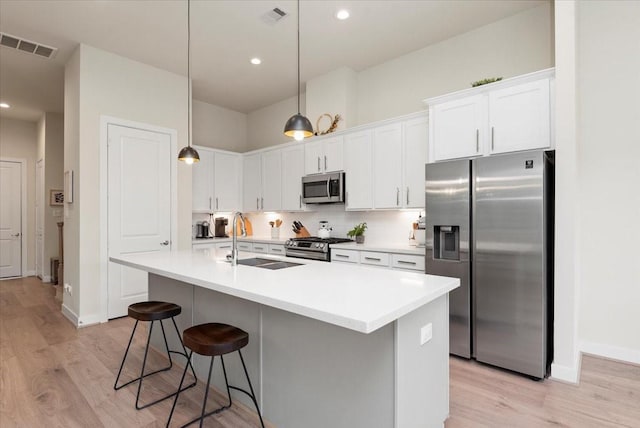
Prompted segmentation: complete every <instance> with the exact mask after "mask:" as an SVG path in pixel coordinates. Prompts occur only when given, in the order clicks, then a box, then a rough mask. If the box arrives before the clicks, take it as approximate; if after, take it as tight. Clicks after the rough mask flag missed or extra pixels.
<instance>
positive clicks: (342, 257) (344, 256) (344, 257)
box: [333, 254, 349, 259]
mask: <svg viewBox="0 0 640 428" xmlns="http://www.w3.org/2000/svg"><path fill="white" fill-rule="evenodd" d="M333 257H340V258H341V259H348V258H349V256H347V255H345V254H334V255H333Z"/></svg>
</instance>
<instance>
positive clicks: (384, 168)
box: [373, 123, 404, 208]
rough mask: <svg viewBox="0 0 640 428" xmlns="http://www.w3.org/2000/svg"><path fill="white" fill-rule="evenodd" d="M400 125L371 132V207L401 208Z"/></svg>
mask: <svg viewBox="0 0 640 428" xmlns="http://www.w3.org/2000/svg"><path fill="white" fill-rule="evenodd" d="M403 193H404V192H403V191H402V124H401V123H394V124H391V125H387V126H382V127H380V128H376V129H374V130H373V207H374V208H400V207H402V194H403Z"/></svg>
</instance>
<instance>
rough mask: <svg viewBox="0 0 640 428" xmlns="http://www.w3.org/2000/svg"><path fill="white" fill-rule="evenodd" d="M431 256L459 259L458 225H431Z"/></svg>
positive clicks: (443, 258)
mask: <svg viewBox="0 0 640 428" xmlns="http://www.w3.org/2000/svg"><path fill="white" fill-rule="evenodd" d="M433 258H435V259H442V260H460V226H433Z"/></svg>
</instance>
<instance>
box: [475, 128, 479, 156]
mask: <svg viewBox="0 0 640 428" xmlns="http://www.w3.org/2000/svg"><path fill="white" fill-rule="evenodd" d="M478 152H480V130H479V129H476V153H478Z"/></svg>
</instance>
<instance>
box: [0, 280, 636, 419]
mask: <svg viewBox="0 0 640 428" xmlns="http://www.w3.org/2000/svg"><path fill="white" fill-rule="evenodd" d="M54 294H55V291H54V288H53V287H52V286H50V285H48V284H42V283H41V282H40V281H39V280H38V279H36V278H25V279H16V280H8V281H0V427H2V428H8V427H65V428H66V427H91V428H97V427H102V426H104V427H163V426H165V423H166V419H167V416H168V414H169V410H170V407H171V404H172V400H167V401H164V402H162V403H160V404H158V405H156V406H152V407H150V408H148V409H145V410H141V411H136V410H135V409H134V406H133V403H134V401H135V387H134V386H133V385H132V386H129V387H127V388H124V389H122V390H120V391H117V392H115V391H114V390H113V381H114V379H115V375H116V373H117V371H118V367H119V364H120V361H121V358H122V353H123V351H124V348H125V346H126V343H127V340H128V338H129V335H130V333H131V329H132V327H133V322H132V321H131V320H130V319H127V318H122V319H118V320H114V321H110V322H109V323H106V324H102V325H98V326H92V327H87V328H84V329H81V330H76V329H75V328H74V327H73V326H72V325H71V324H70V323H69V322H68V321H67V320H66V319H65V318H64V317H63V316H62V314H61V313H60V305H59V303H56V302H55V299H54ZM143 341H144V334H141V335H139V340H138V341H137V345H138V346H137V347H136V348H137V349H138V350H140V349H141V347H142V344H143ZM141 357H142V352H138V353H136V354H134V358H133V359H131V360H130V361H129V363H131V364H128V366H129V367H132V368H133V367H140V366H139V363H140V361H141ZM152 357H153V358H152V359H151V360H150V364H152V365H155V367H160V365H161V364H162V363H163V360H162V359H161V357H160V356H158V355H152ZM180 374H181V371H180V369H179V368H177V367H174V369H173V370H172V371H170V372H167V373H163V374H161V375H159V377H155V378H154V380H153V382H149V383H148V385H153V388H151V387H147V388H143V391H142V397H143V400H145V399H146V398H147V397H148V398H149V399H152V398H153V397H155V396H159V394H161V393H162V392H164V391H170V390H171V389H170V388H171V386H172V385H173V386H174V387H175V385H177V382H178V381H179V375H180ZM124 376H126V377H129V378H132V377H134V376H135V373H134V372H133V371H132V370H131V371H125V373H124ZM203 389H204V386H203V385H202V382H200V383H199V386H198V387H197V388H193V389H191V390H189V391H187V392H185V393H184V398H185V399H184V400H183V399H182V395H181V400H180V404H179V405H178V408H177V410H176V412H177V414H176V416H174V421H173V422H174V423H172V426H178V425H180V424H182V423H185V422H187V421H188V420H189V419H190V418H191V417H192V416H195V415H197V414H198V412H199V408H200V407H199V406H200V403H201V399H202V397H203V395H202V394H203ZM214 401H216V402H218V403H222V397H221V396H215V397H213V399H212V400H211V403H210V406H211V408H213V406H214V405H216V403H215V402H214ZM205 426H207V427H227V428H229V427H234V428H235V427H252V426H253V427H255V426H258V422H257V417H256V416H255V414H254V413H253V412H252V411H251V409H247V408H245V407H244V406H238V405H236V404H235V403H234V406H233V408H232V409H231V410H229V411H226V412H223V413H222V414H219V415H216V416H212V417H210V418H208V419H207V420H206V421H205ZM547 426H549V427H551V426H553V427H576V428H583V427H584V428H587V427H633V428H640V367H638V366H633V365H629V364H622V363H617V362H612V361H607V360H603V359H598V358H593V357H585V358H584V359H583V363H582V376H581V384H580V386H578V387H576V386H573V385H567V384H563V383H559V382H554V381H551V380H546V381H544V382H536V381H532V380H529V379H527V378H524V377H521V376H517V375H514V374H512V373H508V372H505V371H501V370H497V369H493V368H490V367H488V366H484V365H482V364H477V363H472V362H468V361H465V360H460V359H457V358H452V359H451V417H450V418H449V420H448V421H447V423H446V428H460V427H465V428H466V427H473V428H476V427H478V428H482V427H536V428H537V427H547ZM296 428H298V427H296ZM299 428H304V427H299ZM367 428H369V427H367ZM372 428H373V427H372ZM382 428H386V427H382Z"/></svg>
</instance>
